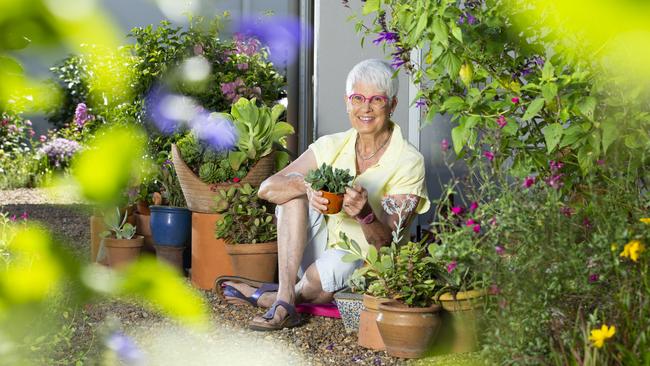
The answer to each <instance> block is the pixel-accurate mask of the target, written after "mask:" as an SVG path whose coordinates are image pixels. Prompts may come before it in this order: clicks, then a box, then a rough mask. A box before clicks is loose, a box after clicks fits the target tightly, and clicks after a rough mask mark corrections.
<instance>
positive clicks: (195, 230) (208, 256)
mask: <svg viewBox="0 0 650 366" xmlns="http://www.w3.org/2000/svg"><path fill="white" fill-rule="evenodd" d="M220 218H221V215H219V214H205V213H198V212H193V213H192V270H191V272H190V273H191V278H192V284H193V285H194V286H196V287H198V288H201V289H204V290H210V289H212V288H214V280H215V279H216V278H217V277H219V276H232V275H233V274H234V272H233V269H232V263H231V261H230V256H229V255H228V253H226V243H225V242H224V241H223V240H221V239H216V238H215V236H214V230H215V225H216V222H217V220H218V219H220Z"/></svg>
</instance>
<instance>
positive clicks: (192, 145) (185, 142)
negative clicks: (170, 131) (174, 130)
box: [176, 133, 204, 166]
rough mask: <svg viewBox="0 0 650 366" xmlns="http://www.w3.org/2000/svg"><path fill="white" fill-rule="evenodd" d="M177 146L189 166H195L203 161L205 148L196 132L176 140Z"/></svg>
mask: <svg viewBox="0 0 650 366" xmlns="http://www.w3.org/2000/svg"><path fill="white" fill-rule="evenodd" d="M176 146H177V147H178V150H179V151H180V153H181V156H182V157H183V161H184V162H185V163H186V164H187V165H188V166H195V165H198V164H199V163H200V162H201V156H202V155H203V153H204V148H203V146H202V145H201V143H200V142H199V139H198V138H197V136H196V135H195V134H194V133H187V134H186V135H185V136H183V137H181V138H180V139H179V140H178V141H177V142H176Z"/></svg>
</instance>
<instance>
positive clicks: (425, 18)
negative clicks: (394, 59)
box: [410, 12, 429, 41]
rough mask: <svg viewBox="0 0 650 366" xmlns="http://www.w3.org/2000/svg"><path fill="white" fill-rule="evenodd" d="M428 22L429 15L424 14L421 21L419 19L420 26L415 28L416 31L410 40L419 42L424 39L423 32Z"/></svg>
mask: <svg viewBox="0 0 650 366" xmlns="http://www.w3.org/2000/svg"><path fill="white" fill-rule="evenodd" d="M428 21H429V14H428V13H427V12H422V14H421V15H420V19H418V24H417V25H416V26H415V31H414V32H413V33H412V34H411V36H410V38H411V39H413V40H416V41H418V40H419V39H420V38H421V37H422V32H423V31H424V29H425V28H426V27H427V22H428Z"/></svg>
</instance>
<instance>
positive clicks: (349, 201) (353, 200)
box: [343, 184, 368, 217]
mask: <svg viewBox="0 0 650 366" xmlns="http://www.w3.org/2000/svg"><path fill="white" fill-rule="evenodd" d="M367 204H368V191H367V190H366V189H365V188H363V187H362V186H360V185H359V184H355V185H354V186H352V187H348V188H346V189H345V194H344V195H343V211H344V212H345V213H346V214H348V216H350V217H357V216H358V215H359V214H360V213H361V212H364V209H365V208H366V205H367Z"/></svg>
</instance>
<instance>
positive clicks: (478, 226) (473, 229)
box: [472, 224, 481, 234]
mask: <svg viewBox="0 0 650 366" xmlns="http://www.w3.org/2000/svg"><path fill="white" fill-rule="evenodd" d="M472 231H474V232H475V233H477V234H478V233H480V232H481V224H476V225H474V227H473V228H472Z"/></svg>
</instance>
